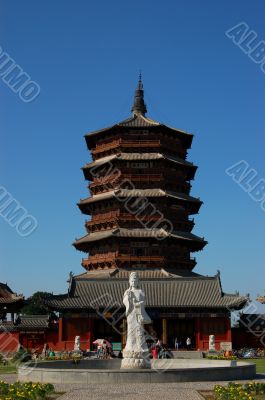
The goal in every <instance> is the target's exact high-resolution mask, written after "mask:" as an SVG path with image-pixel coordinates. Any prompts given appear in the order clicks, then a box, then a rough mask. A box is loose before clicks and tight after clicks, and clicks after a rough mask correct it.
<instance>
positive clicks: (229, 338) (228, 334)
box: [226, 317, 232, 342]
mask: <svg viewBox="0 0 265 400" xmlns="http://www.w3.org/2000/svg"><path fill="white" fill-rule="evenodd" d="M226 340H227V342H232V332H231V322H230V318H228V317H227V318H226Z"/></svg>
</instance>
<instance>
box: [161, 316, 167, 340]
mask: <svg viewBox="0 0 265 400" xmlns="http://www.w3.org/2000/svg"><path fill="white" fill-rule="evenodd" d="M162 343H163V344H167V319H166V318H162Z"/></svg>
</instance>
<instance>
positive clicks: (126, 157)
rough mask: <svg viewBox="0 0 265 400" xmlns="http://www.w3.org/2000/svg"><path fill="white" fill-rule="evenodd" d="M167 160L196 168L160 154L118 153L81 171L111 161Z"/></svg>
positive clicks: (180, 159)
mask: <svg viewBox="0 0 265 400" xmlns="http://www.w3.org/2000/svg"><path fill="white" fill-rule="evenodd" d="M161 159H162V160H169V161H172V162H174V163H176V164H180V165H184V166H187V167H192V168H197V167H196V166H195V165H194V164H192V163H191V162H189V161H186V160H183V159H182V158H179V157H173V156H168V155H164V154H161V153H120V154H112V155H110V156H108V157H102V158H99V159H98V160H95V161H93V162H91V163H89V164H86V165H85V166H84V167H83V169H90V168H94V167H97V166H99V165H103V164H106V163H108V162H110V161H112V160H122V161H138V160H139V161H140V160H161Z"/></svg>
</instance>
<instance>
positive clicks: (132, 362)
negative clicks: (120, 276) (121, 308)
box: [121, 272, 151, 369]
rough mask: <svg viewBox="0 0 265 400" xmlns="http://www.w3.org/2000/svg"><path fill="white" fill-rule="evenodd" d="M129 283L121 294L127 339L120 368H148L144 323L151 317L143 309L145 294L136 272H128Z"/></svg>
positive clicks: (148, 360)
mask: <svg viewBox="0 0 265 400" xmlns="http://www.w3.org/2000/svg"><path fill="white" fill-rule="evenodd" d="M129 283H130V287H129V289H127V290H126V291H125V293H124V296H123V304H124V305H125V307H126V318H127V341H126V346H125V348H124V350H123V360H122V364H121V368H131V369H137V368H150V358H149V351H148V346H147V343H146V339H145V329H144V324H150V323H151V319H150V317H149V315H148V314H147V312H146V311H145V307H144V306H145V294H144V292H143V290H142V289H140V285H139V276H138V273H137V272H132V273H131V274H130V278H129Z"/></svg>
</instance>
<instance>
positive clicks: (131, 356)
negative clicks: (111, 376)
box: [121, 350, 151, 369]
mask: <svg viewBox="0 0 265 400" xmlns="http://www.w3.org/2000/svg"><path fill="white" fill-rule="evenodd" d="M121 368H124V369H141V368H144V369H147V368H151V363H150V357H149V353H148V352H135V351H128V350H127V351H126V350H124V351H123V359H122V362H121Z"/></svg>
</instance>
